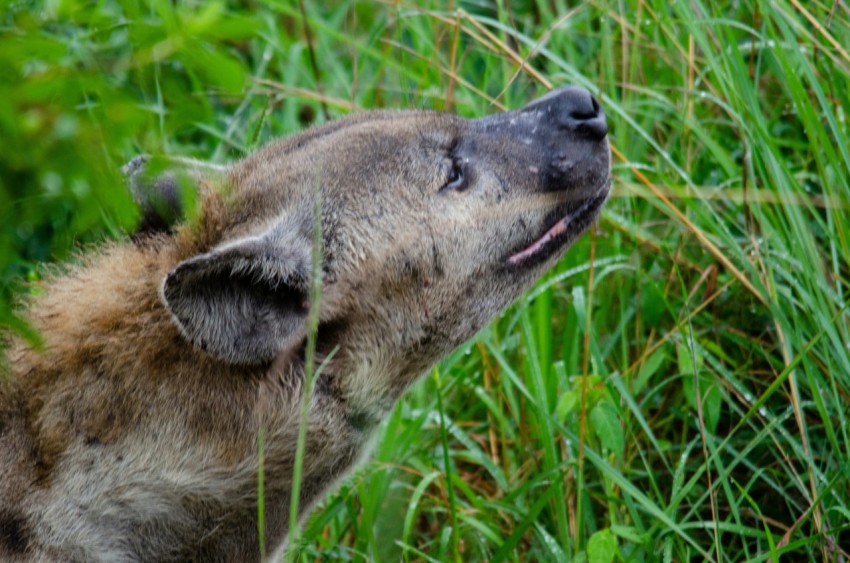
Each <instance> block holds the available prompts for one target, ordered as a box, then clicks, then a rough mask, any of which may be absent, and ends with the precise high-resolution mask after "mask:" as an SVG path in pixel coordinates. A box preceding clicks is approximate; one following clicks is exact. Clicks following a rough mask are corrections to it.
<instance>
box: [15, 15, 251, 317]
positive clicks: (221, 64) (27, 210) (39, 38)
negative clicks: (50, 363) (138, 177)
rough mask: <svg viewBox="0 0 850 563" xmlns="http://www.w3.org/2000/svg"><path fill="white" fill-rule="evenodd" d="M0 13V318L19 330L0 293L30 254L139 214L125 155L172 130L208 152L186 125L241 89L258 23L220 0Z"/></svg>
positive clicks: (165, 145)
mask: <svg viewBox="0 0 850 563" xmlns="http://www.w3.org/2000/svg"><path fill="white" fill-rule="evenodd" d="M0 13H2V16H0V25H2V28H0V100H3V101H2V102H0V288H2V291H1V292H0V326H2V325H12V326H14V327H16V328H19V329H21V328H23V327H22V325H21V324H20V322H19V321H17V320H16V319H15V318H14V317H13V315H12V313H11V309H10V303H11V299H12V295H13V291H14V289H15V286H16V285H18V284H19V283H20V280H21V279H23V278H22V275H24V274H27V273H29V272H31V271H32V268H33V264H34V263H36V262H39V261H43V260H46V259H61V258H63V257H64V256H66V255H67V254H68V252H69V251H70V250H71V249H72V248H74V246H75V245H77V244H81V243H86V242H89V241H92V240H96V239H98V238H100V237H101V236H102V234H103V233H104V232H106V233H110V234H112V235H115V234H116V233H117V232H119V231H121V230H127V229H130V228H132V226H133V225H134V223H135V221H137V219H138V213H137V210H136V208H135V205H134V204H133V202H132V200H131V198H130V196H129V192H128V191H127V190H126V189H125V187H124V184H123V181H122V178H121V175H120V167H121V166H122V165H123V164H124V163H125V162H127V161H128V160H129V159H130V158H132V157H133V156H135V155H137V154H140V153H145V152H149V153H161V152H168V151H169V148H170V144H171V143H172V142H173V141H174V140H176V141H177V142H179V143H180V145H181V151H182V152H184V153H186V152H189V151H191V149H192V147H193V146H194V147H196V150H197V151H198V152H199V153H204V154H206V153H207V152H208V148H209V147H207V146H204V137H205V136H204V135H203V134H200V132H199V130H198V128H197V126H196V125H195V123H197V122H208V123H209V122H213V121H214V120H215V110H216V106H217V104H220V103H221V100H222V99H224V98H225V97H227V96H238V95H239V94H240V93H241V92H242V91H243V89H244V87H245V84H246V70H245V68H246V63H247V60H248V59H249V58H250V52H248V51H247V48H246V43H245V41H246V39H247V38H248V37H250V36H251V35H252V34H254V32H255V31H256V29H257V26H258V22H257V21H255V20H254V19H252V18H250V17H247V16H246V17H235V16H233V15H232V14H227V13H226V10H225V6H224V4H222V3H220V2H203V3H200V2H199V3H185V4H180V5H179V6H176V7H175V6H173V5H172V3H171V2H162V1H160V2H151V3H147V2H139V1H107V2H82V1H79V2H77V1H65V0H63V1H49V2H3V3H2V8H0ZM199 93H200V94H201V95H199Z"/></svg>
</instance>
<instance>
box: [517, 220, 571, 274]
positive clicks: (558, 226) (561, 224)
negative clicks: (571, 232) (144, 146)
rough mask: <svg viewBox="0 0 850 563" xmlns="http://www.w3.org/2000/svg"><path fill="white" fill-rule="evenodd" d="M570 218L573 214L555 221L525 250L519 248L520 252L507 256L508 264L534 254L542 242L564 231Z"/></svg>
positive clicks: (544, 242)
mask: <svg viewBox="0 0 850 563" xmlns="http://www.w3.org/2000/svg"><path fill="white" fill-rule="evenodd" d="M572 218H573V215H567V216H566V217H565V218H563V219H561V220H560V221H558V222H557V223H555V225H554V226H553V227H552V228H551V229H549V230H548V231H546V234H545V235H543V236H542V237H540V238H539V239H537V240H536V241H534V242H533V243H531V245H530V246H529V247H528V248H526V249H525V250H521V251H520V252H517V253H516V254H514V255H513V256H511V257H510V258H508V264H517V263H519V262H522V261H523V260H525V259H526V258H528V257H529V256H531V255H532V254H534V253H535V252H537V251H538V250H540V248H541V247H542V246H543V245H544V244H546V243H547V242H549V241H550V240H552V239H553V238H554V237H556V236H558V235H560V234H561V233H563V232H565V231H566V230H567V225H569V224H570V221H571V220H572Z"/></svg>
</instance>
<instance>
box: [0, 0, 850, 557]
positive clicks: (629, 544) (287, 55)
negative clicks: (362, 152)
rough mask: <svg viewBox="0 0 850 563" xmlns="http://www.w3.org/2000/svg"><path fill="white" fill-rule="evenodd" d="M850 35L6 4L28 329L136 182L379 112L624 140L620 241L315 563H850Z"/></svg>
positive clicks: (488, 357)
mask: <svg viewBox="0 0 850 563" xmlns="http://www.w3.org/2000/svg"><path fill="white" fill-rule="evenodd" d="M848 22H850V12H848V8H847V5H846V3H843V2H824V1H820V0H812V1H806V2H803V1H802V0H774V1H767V0H765V1H761V0H753V1H749V2H748V1H731V0H721V1H718V2H707V1H700V0H690V1H688V2H683V1H681V0H680V1H678V2H666V1H664V2H662V1H660V0H588V1H584V2H572V1H570V2H567V1H565V0H545V1H544V0H524V1H519V2H513V1H511V2H507V1H506V0H495V1H491V0H469V1H457V2H454V3H453V2H450V1H447V2H438V1H433V2H428V1H426V2H421V3H414V2H410V1H407V0H399V1H398V2H382V3H375V2H356V1H342V0H340V1H337V2H322V3H319V2H306V1H303V2H298V1H285V0H281V1H265V0H253V1H251V0H245V1H244V2H237V1H228V2H223V1H213V2H206V1H205V2H201V1H199V0H198V1H194V2H167V1H164V0H160V1H151V2H141V1H137V0H101V1H99V2H85V1H72V0H50V1H43V2H40V1H12V2H10V1H8V0H6V1H0V293H2V295H1V296H0V326H5V328H6V329H10V330H13V331H17V332H19V333H23V334H25V335H26V336H27V337H28V338H32V339H37V335H35V334H32V333H31V332H30V331H29V329H28V328H27V327H26V325H25V324H24V323H22V322H21V321H20V320H19V319H18V318H17V317H16V316H15V314H14V313H13V312H12V311H13V309H12V306H11V304H12V302H13V300H14V299H15V298H16V296H17V295H20V294H21V293H22V292H25V291H29V290H28V289H26V288H25V287H24V285H23V284H24V282H26V280H27V279H30V280H35V279H37V278H38V271H39V269H38V267H37V266H36V265H37V264H38V263H40V262H42V261H58V260H63V259H67V258H68V257H69V255H70V254H71V253H73V252H74V251H75V250H77V249H79V248H81V247H83V246H85V245H87V244H90V243H93V242H96V241H98V240H102V239H103V238H104V237H122V236H126V235H125V234H124V233H125V232H126V231H127V230H128V229H131V228H132V227H133V224H134V222H135V221H136V220H137V211H136V209H135V207H134V205H133V204H132V201H131V199H130V197H129V195H128V193H127V191H126V190H125V189H124V187H123V184H122V180H121V177H120V172H119V169H120V166H121V165H122V164H123V163H125V162H126V161H128V160H129V159H131V158H132V157H134V156H136V155H138V154H140V153H151V154H171V155H183V156H191V157H197V158H203V159H209V160H213V161H216V162H222V163H224V162H228V161H232V160H235V159H238V158H239V157H241V156H242V155H244V154H246V153H247V152H249V151H250V150H251V149H252V148H254V147H256V146H258V145H261V144H263V143H264V142H265V141H267V140H268V139H270V138H273V137H276V136H280V135H284V134H288V133H292V132H295V131H299V130H302V129H303V128H305V127H307V126H309V125H311V124H314V123H321V122H324V121H326V120H328V119H332V118H333V117H336V116H339V115H344V114H347V113H349V112H351V111H356V110H360V109H368V108H377V107H389V108H409V107H419V108H433V109H438V110H450V111H455V112H458V113H460V114H463V115H467V116H479V115H483V114H486V113H488V112H493V111H497V110H498V109H500V108H504V107H508V108H513V107H518V106H520V105H522V104H523V103H525V102H527V101H528V100H530V99H532V98H533V97H534V96H536V95H539V94H541V93H543V92H544V91H545V90H546V89H547V88H549V87H550V86H552V85H562V84H581V85H584V86H587V87H588V88H590V89H591V90H592V91H594V92H595V93H597V94H598V95H599V97H600V98H601V100H602V101H603V105H604V106H605V108H606V110H607V111H608V115H609V122H610V124H611V141H612V144H613V147H614V154H615V158H614V174H615V191H614V195H613V197H612V200H611V201H610V203H609V205H608V207H607V209H606V211H605V212H604V214H603V217H602V219H601V220H600V222H599V224H598V226H597V227H596V228H595V230H594V231H593V233H592V234H591V235H590V236H587V237H585V238H584V239H583V240H582V241H581V242H580V243H579V244H577V245H576V247H575V248H574V249H573V250H572V251H571V252H570V254H569V255H568V256H567V257H566V258H565V259H564V261H563V262H562V263H561V264H560V265H559V267H558V268H557V269H556V271H554V272H553V273H552V274H551V275H549V276H548V277H547V278H546V279H545V280H544V281H543V282H542V283H541V284H539V286H538V287H537V288H536V289H534V290H533V291H531V292H530V294H529V295H527V296H526V297H524V298H523V299H522V300H521V302H520V303H519V304H518V305H517V306H515V307H514V308H512V309H511V310H510V311H508V312H507V313H506V314H505V315H504V316H503V317H502V318H501V319H499V320H498V321H497V322H495V323H494V324H493V325H492V326H490V327H488V328H487V329H485V330H484V331H483V332H482V333H481V334H480V335H479V336H478V337H477V338H476V339H475V340H474V341H473V342H471V343H468V344H467V345H465V346H463V347H462V348H461V349H460V350H458V351H457V352H456V353H455V354H454V355H453V356H452V357H451V358H449V359H447V360H446V361H445V362H443V363H442V364H441V366H440V367H439V368H438V369H437V370H435V371H434V373H433V374H432V375H431V377H428V378H426V381H424V382H422V383H421V384H419V385H418V386H417V387H416V388H415V389H414V390H413V391H412V392H411V393H410V395H409V396H408V397H407V398H406V399H405V400H404V401H403V402H402V403H401V404H400V405H399V406H398V408H397V409H396V410H395V412H394V414H393V416H392V418H391V419H390V420H389V421H388V423H387V424H386V425H385V426H384V429H383V432H382V436H381V438H380V440H379V441H378V446H377V450H376V454H375V456H374V457H373V458H372V459H371V460H370V461H369V462H368V464H367V465H366V466H365V468H364V469H363V470H361V471H359V472H358V473H357V474H356V475H354V476H353V477H352V478H350V479H349V480H347V481H346V482H345V484H344V485H343V486H342V488H341V489H340V490H339V492H338V493H336V494H334V495H332V496H330V497H329V498H328V499H327V500H326V501H325V502H324V503H323V504H322V505H321V507H320V508H319V509H318V510H317V511H316V512H315V513H314V514H313V515H312V516H311V517H310V518H309V520H308V521H307V522H306V524H305V526H304V529H303V531H302V536H301V539H300V542H299V544H298V548H297V550H295V551H294V552H293V553H292V556H293V557H295V558H300V559H302V560H304V561H315V560H336V559H351V560H358V561H359V560H375V561H395V560H399V559H403V560H416V561H420V560H434V561H446V560H456V561H474V560H489V561H502V560H506V559H507V560H517V561H568V560H576V561H582V560H584V561H594V562H595V561H613V560H617V561H622V560H627V561H658V560H663V561H702V560H708V561H743V560H746V561H763V560H779V557H780V556H783V555H784V556H786V557H788V558H789V559H788V560H804V559H808V560H822V561H836V560H839V559H840V558H844V559H845V560H846V559H847V558H848V557H850V554H848V551H850V547H848V546H850V440H848V423H847V417H848V414H850V409H848V405H850V337H848V332H850V326H849V325H850V315H848V310H847V299H848V293H850V287H849V286H848V283H850V271H848V259H850V226H849V225H850V222H848V207H850V142H848V139H850V126H848V122H847V115H846V112H847V109H848V108H850V105H848V101H849V100H848V96H850V94H848V91H850V52H848V46H850V25H848Z"/></svg>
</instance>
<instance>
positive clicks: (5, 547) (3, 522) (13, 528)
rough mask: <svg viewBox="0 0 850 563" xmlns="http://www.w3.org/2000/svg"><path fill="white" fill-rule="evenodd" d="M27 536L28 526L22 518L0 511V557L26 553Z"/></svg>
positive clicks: (6, 511)
mask: <svg viewBox="0 0 850 563" xmlns="http://www.w3.org/2000/svg"><path fill="white" fill-rule="evenodd" d="M29 536H30V534H29V526H28V525H27V522H26V520H24V518H23V516H21V515H20V514H16V513H13V512H9V511H8V510H4V509H0V556H2V555H4V554H5V555H21V554H24V553H26V551H27V549H28V548H29V543H30V537H29Z"/></svg>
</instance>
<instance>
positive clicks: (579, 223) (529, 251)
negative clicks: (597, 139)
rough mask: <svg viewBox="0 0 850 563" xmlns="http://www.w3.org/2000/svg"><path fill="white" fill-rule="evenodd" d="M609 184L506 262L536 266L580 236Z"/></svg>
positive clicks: (514, 264) (511, 264) (512, 264)
mask: <svg viewBox="0 0 850 563" xmlns="http://www.w3.org/2000/svg"><path fill="white" fill-rule="evenodd" d="M608 185H609V182H606V183H605V184H603V187H602V189H600V190H598V191H597V192H596V193H595V194H594V195H593V196H591V197H589V198H588V199H586V200H585V201H584V202H583V203H582V204H581V205H580V206H579V207H578V208H576V209H574V210H571V211H569V212H568V213H567V214H566V216H564V217H562V218H561V219H559V220H558V221H557V222H556V223H555V224H554V225H552V226H551V227H549V229H548V230H547V231H546V232H545V233H543V235H542V236H540V237H539V238H537V239H536V240H535V241H534V242H532V243H531V244H529V245H528V246H527V247H525V248H524V249H522V250H520V251H519V252H517V253H515V254H513V255H511V256H510V257H509V258H508V260H507V262H508V265H510V266H526V265H531V264H538V263H540V262H541V261H543V260H545V259H546V258H548V257H550V256H551V255H552V254H554V253H555V252H556V251H557V250H558V249H560V248H561V247H563V246H564V245H565V244H567V243H569V242H571V241H573V240H574V239H575V238H576V237H577V236H578V235H579V234H581V233H582V232H583V231H584V230H585V229H586V228H587V227H588V226H590V223H591V222H592V221H593V219H595V218H596V215H597V214H598V213H599V210H600V208H601V207H602V204H603V203H605V199H606V198H607V197H608Z"/></svg>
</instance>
